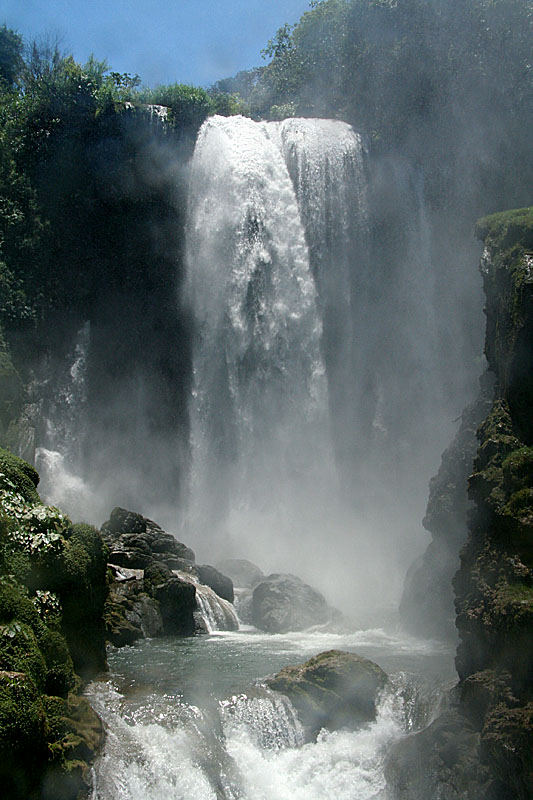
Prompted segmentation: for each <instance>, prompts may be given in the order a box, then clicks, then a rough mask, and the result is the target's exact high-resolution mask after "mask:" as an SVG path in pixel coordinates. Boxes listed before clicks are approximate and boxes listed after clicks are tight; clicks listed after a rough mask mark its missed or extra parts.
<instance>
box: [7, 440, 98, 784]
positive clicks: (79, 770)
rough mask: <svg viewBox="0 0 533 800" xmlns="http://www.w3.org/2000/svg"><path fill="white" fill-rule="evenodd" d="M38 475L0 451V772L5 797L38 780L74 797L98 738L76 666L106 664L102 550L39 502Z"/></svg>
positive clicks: (86, 531) (90, 531)
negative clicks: (81, 694)
mask: <svg viewBox="0 0 533 800" xmlns="http://www.w3.org/2000/svg"><path fill="white" fill-rule="evenodd" d="M38 481H39V477H38V475H37V473H36V471H35V470H34V469H33V467H31V466H30V465H29V464H27V463H25V462H24V461H22V460H21V459H19V458H17V457H16V456H14V455H12V454H11V453H9V452H8V451H5V450H2V449H0V756H1V758H0V762H1V763H2V766H1V767H0V777H1V779H2V785H3V792H4V796H6V797H7V798H13V800H18V798H28V797H29V798H32V797H39V796H41V782H42V781H43V779H44V784H43V787H45V788H43V789H42V791H44V795H43V796H47V795H46V792H47V791H49V792H51V794H49V795H48V796H50V797H59V796H61V797H63V796H64V797H65V798H75V797H76V796H77V794H78V792H79V790H80V788H84V786H85V782H86V777H87V763H86V760H87V759H90V758H91V753H94V751H95V750H96V748H97V746H98V744H99V741H100V739H101V725H100V723H99V721H98V719H97V717H96V715H95V714H94V712H92V710H91V709H90V707H89V705H88V703H87V702H86V701H85V700H84V699H83V698H78V697H77V696H76V694H75V692H76V690H77V689H78V688H79V685H80V679H79V677H78V676H77V675H76V672H75V670H76V671H77V672H78V673H80V674H81V675H83V676H84V677H88V676H89V675H91V674H94V673H95V672H96V671H98V670H100V669H102V668H103V667H104V666H105V650H104V628H103V608H104V603H105V600H106V597H107V581H106V566H107V565H106V550H105V546H104V544H103V542H102V539H101V537H100V535H99V533H98V531H96V530H95V529H94V528H93V527H92V526H90V525H86V524H77V525H72V523H71V522H70V520H69V519H68V517H66V516H65V515H64V514H62V513H61V512H60V511H59V510H58V509H56V508H53V507H50V506H45V505H43V504H42V503H41V501H40V499H39V496H38V494H37V491H36V486H37V484H38ZM73 692H74V693H73ZM28 767H31V769H29V768H28ZM47 786H48V787H49V788H48V789H47V788H46V787H47Z"/></svg>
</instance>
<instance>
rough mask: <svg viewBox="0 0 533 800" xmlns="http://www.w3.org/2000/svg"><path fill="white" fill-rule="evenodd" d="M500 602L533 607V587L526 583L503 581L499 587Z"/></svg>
mask: <svg viewBox="0 0 533 800" xmlns="http://www.w3.org/2000/svg"><path fill="white" fill-rule="evenodd" d="M497 594H498V603H499V604H501V605H518V606H528V607H529V608H533V587H531V586H528V585H527V584H525V583H502V584H501V585H500V586H499V587H498V592H497Z"/></svg>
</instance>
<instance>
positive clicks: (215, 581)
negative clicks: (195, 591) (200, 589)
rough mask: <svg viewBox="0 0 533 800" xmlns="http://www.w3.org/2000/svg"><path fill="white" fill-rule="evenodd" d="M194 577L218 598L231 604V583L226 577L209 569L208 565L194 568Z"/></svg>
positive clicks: (232, 597) (232, 596)
mask: <svg viewBox="0 0 533 800" xmlns="http://www.w3.org/2000/svg"><path fill="white" fill-rule="evenodd" d="M194 571H195V572H196V575H197V576H198V580H199V581H200V583H203V584H204V585H205V586H209V587H210V588H211V589H212V590H213V591H214V592H215V593H216V594H218V596H219V597H222V599H223V600H227V601H228V602H229V603H233V600H234V599H235V598H234V594H233V581H232V580H231V578H228V577H226V575H223V574H222V573H221V572H219V571H218V569H215V567H210V566H209V565H208V564H202V565H200V566H197V567H195V570H194Z"/></svg>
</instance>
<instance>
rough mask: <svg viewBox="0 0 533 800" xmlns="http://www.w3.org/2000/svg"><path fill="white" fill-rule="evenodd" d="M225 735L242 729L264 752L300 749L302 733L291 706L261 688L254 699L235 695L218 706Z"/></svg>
mask: <svg viewBox="0 0 533 800" xmlns="http://www.w3.org/2000/svg"><path fill="white" fill-rule="evenodd" d="M220 708H221V715H222V720H223V723H224V729H225V731H226V735H228V736H231V734H232V732H235V731H236V730H237V729H239V728H242V727H243V728H245V729H246V730H247V732H248V735H249V736H250V738H251V739H252V741H253V742H254V744H255V745H256V747H259V748H261V749H263V750H281V749H282V748H286V747H300V746H301V745H302V744H303V743H304V730H303V727H302V724H301V722H300V721H299V719H298V716H297V714H296V711H295V710H294V707H293V706H292V703H291V702H290V700H289V699H288V698H287V697H284V696H283V695H281V694H278V693H277V692H272V691H271V690H269V689H267V688H265V687H260V688H258V689H257V692H256V694H255V695H253V696H249V695H246V694H241V695H237V696H235V697H232V698H231V699H230V700H224V701H222V702H221V703H220Z"/></svg>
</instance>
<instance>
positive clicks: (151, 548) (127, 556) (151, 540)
mask: <svg viewBox="0 0 533 800" xmlns="http://www.w3.org/2000/svg"><path fill="white" fill-rule="evenodd" d="M101 530H102V537H103V539H104V541H105V542H106V544H107V545H108V547H109V562H110V563H111V564H116V565H117V566H119V567H129V568H130V569H144V568H145V567H147V566H148V564H150V563H151V562H152V561H162V562H164V563H165V564H166V565H167V566H168V567H170V569H182V568H183V566H188V565H187V564H185V565H184V563H183V562H184V561H185V562H190V563H194V558H195V557H194V553H193V551H192V550H191V549H190V547H187V546H186V545H184V544H182V543H181V542H178V540H177V539H176V538H175V537H174V536H172V534H170V533H166V532H165V531H164V530H163V529H162V528H160V526H159V525H157V524H156V523H155V522H152V520H151V519H147V518H146V517H143V516H142V515H141V514H136V513H135V512H133V511H127V510H126V509H125V508H114V509H113V511H112V512H111V516H110V518H109V519H108V521H107V522H104V524H103V525H102V529H101Z"/></svg>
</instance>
